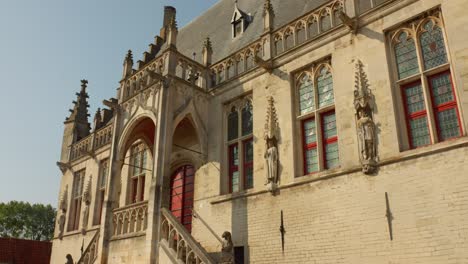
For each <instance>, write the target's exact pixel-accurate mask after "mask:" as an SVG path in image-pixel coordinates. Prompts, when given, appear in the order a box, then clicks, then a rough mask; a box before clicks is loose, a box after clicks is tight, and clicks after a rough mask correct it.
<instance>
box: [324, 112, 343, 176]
mask: <svg viewBox="0 0 468 264" xmlns="http://www.w3.org/2000/svg"><path fill="white" fill-rule="evenodd" d="M330 115H335V128H336V129H338V128H337V127H336V113H335V110H334V109H333V110H330V111H328V112H325V113H323V114H322V116H321V118H320V122H321V123H320V129H321V130H322V142H323V146H322V151H323V163H324V166H323V167H324V168H325V169H330V168H329V166H328V163H327V146H328V145H330V144H334V143H337V142H338V133H337V134H336V135H335V136H333V137H330V138H325V117H327V116H330ZM337 132H338V131H337ZM338 161H339V158H338Z"/></svg>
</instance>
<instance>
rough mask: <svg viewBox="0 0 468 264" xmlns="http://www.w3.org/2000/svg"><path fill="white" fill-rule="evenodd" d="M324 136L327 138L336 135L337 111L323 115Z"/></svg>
mask: <svg viewBox="0 0 468 264" xmlns="http://www.w3.org/2000/svg"><path fill="white" fill-rule="evenodd" d="M323 137H324V138H325V139H329V138H332V137H336V116H335V113H333V114H329V115H324V116H323Z"/></svg>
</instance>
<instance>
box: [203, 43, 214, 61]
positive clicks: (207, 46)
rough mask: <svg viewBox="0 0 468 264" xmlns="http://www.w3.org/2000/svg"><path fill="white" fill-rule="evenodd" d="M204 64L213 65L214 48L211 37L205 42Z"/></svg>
mask: <svg viewBox="0 0 468 264" xmlns="http://www.w3.org/2000/svg"><path fill="white" fill-rule="evenodd" d="M202 52H203V64H205V65H210V64H211V59H212V56H213V47H212V45H211V40H210V38H209V37H207V38H206V39H205V42H203V51H202Z"/></svg>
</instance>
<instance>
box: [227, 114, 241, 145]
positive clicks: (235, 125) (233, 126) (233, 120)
mask: <svg viewBox="0 0 468 264" xmlns="http://www.w3.org/2000/svg"><path fill="white" fill-rule="evenodd" d="M238 131H239V115H238V114H237V111H236V110H235V109H233V111H232V112H231V113H230V114H229V116H228V140H233V139H236V138H237V137H238Z"/></svg>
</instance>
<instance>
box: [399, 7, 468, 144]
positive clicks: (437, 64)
mask: <svg viewBox="0 0 468 264" xmlns="http://www.w3.org/2000/svg"><path fill="white" fill-rule="evenodd" d="M434 13H435V14H438V15H435V16H428V17H425V18H424V17H423V18H418V19H417V20H415V21H410V22H408V24H406V25H405V26H403V27H402V28H401V29H397V30H396V31H395V32H393V33H390V34H392V35H391V38H390V39H392V45H393V52H394V56H395V66H396V71H397V73H398V79H399V81H398V83H397V86H398V87H399V88H400V89H399V92H400V93H401V97H402V104H403V108H404V115H405V119H406V122H404V123H403V124H406V131H407V134H408V137H407V139H408V140H407V145H408V147H409V148H417V147H421V146H425V145H428V144H431V143H436V142H441V141H445V140H448V139H451V138H456V137H459V136H461V135H462V134H463V131H462V127H461V124H460V114H459V112H458V105H457V101H456V96H455V89H454V85H453V82H452V77H451V69H450V65H449V64H448V57H447V49H446V47H445V42H444V34H443V21H442V20H440V19H439V18H438V17H440V11H436V12H434ZM414 25H416V26H414ZM415 29H416V30H415ZM415 43H419V45H415ZM419 69H424V71H422V70H419ZM410 77H411V79H410V80H409V81H408V79H409V78H410ZM432 120H434V121H432Z"/></svg>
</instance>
